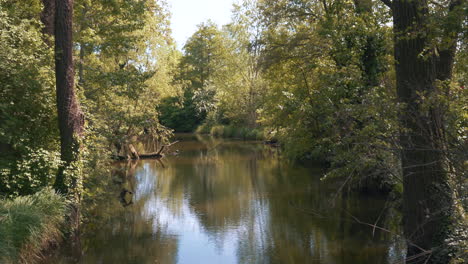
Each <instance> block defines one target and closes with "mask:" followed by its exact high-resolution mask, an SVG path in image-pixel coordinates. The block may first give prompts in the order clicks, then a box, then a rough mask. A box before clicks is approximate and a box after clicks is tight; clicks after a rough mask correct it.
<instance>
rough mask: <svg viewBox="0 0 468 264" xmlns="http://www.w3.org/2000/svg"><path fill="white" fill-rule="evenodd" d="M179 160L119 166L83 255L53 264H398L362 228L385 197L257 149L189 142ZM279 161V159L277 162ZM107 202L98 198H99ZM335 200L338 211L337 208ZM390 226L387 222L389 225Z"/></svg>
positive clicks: (395, 247)
mask: <svg viewBox="0 0 468 264" xmlns="http://www.w3.org/2000/svg"><path fill="white" fill-rule="evenodd" d="M176 148H178V149H179V153H180V154H179V155H177V156H168V157H166V158H164V159H163V160H162V161H156V160H145V161H139V162H129V163H126V162H124V163H119V164H117V165H115V167H114V169H113V175H112V177H111V178H105V177H104V176H103V179H102V185H101V186H100V188H102V190H101V191H102V192H101V193H100V195H99V196H98V197H97V198H96V201H95V202H94V204H90V205H87V207H88V209H89V210H88V211H89V219H90V222H89V223H87V224H85V225H84V226H83V235H82V237H81V252H80V253H79V254H78V255H77V256H73V255H72V254H71V253H70V252H71V251H70V250H64V251H63V252H62V253H61V254H60V255H59V256H57V257H56V258H55V259H54V260H53V261H52V263H73V262H74V263H327V264H328V263H339V264H346V263H364V264H365V263H372V264H374V263H391V262H393V261H395V260H397V259H399V258H401V252H402V249H401V248H403V245H401V243H400V242H399V240H395V239H393V238H392V236H391V235H389V234H386V233H384V232H381V231H379V230H375V231H374V232H373V230H372V228H369V227H368V226H365V225H361V224H358V223H356V222H355V221H353V219H352V217H351V216H353V217H358V218H359V219H360V220H361V221H366V222H371V223H374V222H375V221H376V219H377V218H378V217H379V216H380V218H378V219H379V221H380V222H379V223H378V224H381V225H383V221H384V220H385V219H386V217H385V211H382V208H384V202H385V201H383V200H381V199H376V198H362V197H360V198H359V197H350V196H348V197H347V196H340V197H335V193H334V191H335V190H336V189H337V187H338V186H339V185H338V184H340V183H334V182H321V181H320V175H321V170H320V169H315V168H305V167H298V166H292V165H290V164H288V163H286V162H284V161H282V160H281V159H279V157H278V155H275V153H274V152H275V150H274V149H271V148H269V147H265V146H263V145H262V144H259V143H255V142H236V141H222V140H215V139H212V138H203V137H199V138H197V139H195V138H191V137H190V138H185V139H184V140H183V141H182V142H181V143H179V144H178V145H177V147H176ZM272 152H273V153H272ZM97 193H99V192H97ZM331 200H333V201H334V206H331V203H330V201H331ZM380 219H382V220H380Z"/></svg>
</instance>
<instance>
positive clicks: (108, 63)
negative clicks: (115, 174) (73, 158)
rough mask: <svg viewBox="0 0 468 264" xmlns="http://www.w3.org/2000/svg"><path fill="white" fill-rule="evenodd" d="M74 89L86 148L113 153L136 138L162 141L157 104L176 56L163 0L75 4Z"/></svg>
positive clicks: (164, 130) (163, 134)
mask: <svg viewBox="0 0 468 264" xmlns="http://www.w3.org/2000/svg"><path fill="white" fill-rule="evenodd" d="M75 6H76V9H75V10H76V11H75V16H76V18H75V21H76V23H75V26H76V29H75V30H76V36H77V38H76V39H77V40H76V41H77V43H78V51H77V56H79V58H78V59H79V61H80V64H79V65H78V71H77V73H78V79H79V82H78V84H79V86H80V88H81V89H82V90H83V96H82V105H83V108H84V109H85V111H86V117H87V119H88V121H89V122H88V125H89V127H88V132H89V133H91V134H92V135H91V136H90V137H89V138H90V139H93V140H95V141H91V142H87V144H89V147H90V148H94V147H95V145H96V144H98V145H100V146H103V147H104V146H105V147H108V146H111V149H112V150H113V151H114V152H120V153H122V152H125V149H126V147H127V146H128V145H129V144H131V143H134V142H136V141H137V140H138V138H141V137H148V136H151V137H153V138H155V139H156V140H158V141H161V142H163V141H164V142H165V141H167V138H168V136H169V135H170V130H169V129H167V128H166V127H164V126H162V125H161V124H160V123H159V117H158V111H157V105H158V104H159V100H160V94H162V93H167V90H168V87H169V86H171V85H170V83H171V82H172V76H170V74H171V70H172V67H174V65H175V61H174V58H175V57H176V56H177V53H176V52H175V46H174V45H173V41H172V39H171V37H170V29H169V20H168V11H167V7H166V6H165V3H164V2H163V1H111V2H109V1H93V2H92V3H91V1H88V0H80V1H77V3H76V4H75Z"/></svg>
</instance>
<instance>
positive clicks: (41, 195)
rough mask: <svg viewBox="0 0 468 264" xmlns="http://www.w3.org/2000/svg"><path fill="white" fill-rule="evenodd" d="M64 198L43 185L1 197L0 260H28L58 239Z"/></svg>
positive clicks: (3, 261)
mask: <svg viewBox="0 0 468 264" xmlns="http://www.w3.org/2000/svg"><path fill="white" fill-rule="evenodd" d="M67 211H68V207H67V202H66V201H65V198H64V197H62V196H60V195H57V194H55V192H54V191H53V190H52V189H50V188H46V189H43V190H41V191H39V192H37V193H35V194H34V195H30V196H23V197H18V198H15V199H14V200H0V262H2V263H5V264H9V263H31V261H33V260H37V259H38V258H39V257H40V255H41V250H43V249H45V248H46V247H48V246H50V244H51V243H56V242H57V241H58V240H60V239H61V236H62V232H61V231H60V229H61V227H62V225H63V224H64V223H65V215H66V213H67Z"/></svg>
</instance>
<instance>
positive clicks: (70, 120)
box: [41, 0, 84, 193]
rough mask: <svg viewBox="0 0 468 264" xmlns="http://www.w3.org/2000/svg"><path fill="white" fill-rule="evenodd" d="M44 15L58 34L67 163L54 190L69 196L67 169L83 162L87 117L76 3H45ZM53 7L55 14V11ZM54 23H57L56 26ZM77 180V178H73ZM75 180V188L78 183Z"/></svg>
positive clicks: (61, 123) (59, 97)
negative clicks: (77, 59) (77, 53)
mask: <svg viewBox="0 0 468 264" xmlns="http://www.w3.org/2000/svg"><path fill="white" fill-rule="evenodd" d="M43 3H44V9H43V13H42V16H41V19H42V21H43V23H44V24H45V30H44V31H45V32H46V33H47V34H51V33H52V32H53V33H54V37H55V38H54V39H55V41H54V44H55V45H54V47H55V80H56V103H57V113H58V126H59V131H60V154H61V160H62V161H63V164H62V166H61V168H60V170H59V172H58V174H57V178H56V180H55V184H54V187H55V189H56V190H58V191H60V192H62V193H68V191H69V190H68V184H67V183H66V179H65V177H66V173H65V170H67V169H70V167H71V166H73V164H72V163H74V162H77V161H78V159H79V151H80V142H79V141H80V137H81V135H82V133H83V129H84V115H83V113H82V112H81V109H80V106H79V103H78V99H77V96H76V92H75V83H74V80H75V72H74V65H73V38H72V37H73V0H63V1H55V0H43ZM51 8H53V10H55V11H51ZM52 21H54V23H53V25H52ZM73 181H76V179H73ZM73 181H72V185H74V184H76V182H73Z"/></svg>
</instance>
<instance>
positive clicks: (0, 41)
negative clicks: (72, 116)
mask: <svg viewBox="0 0 468 264" xmlns="http://www.w3.org/2000/svg"><path fill="white" fill-rule="evenodd" d="M11 4H12V3H11V2H10V1H7V2H4V1H2V2H0V60H1V61H2V63H1V64H0V87H1V89H0V120H2V122H0V148H2V147H3V148H6V149H7V150H2V151H1V152H2V153H0V156H3V155H8V154H15V155H19V156H21V155H23V154H25V153H26V152H28V151H29V149H26V148H28V147H29V148H33V149H38V148H45V149H48V150H52V149H54V148H56V147H55V146H56V142H57V141H56V139H57V135H58V130H57V126H56V122H57V121H56V114H55V112H56V111H55V99H54V97H55V90H54V83H53V80H54V74H53V71H52V67H51V66H52V58H53V56H52V53H51V51H50V49H49V48H48V47H47V45H45V43H44V42H43V40H42V39H41V32H40V24H39V22H38V21H37V20H35V19H33V18H30V19H26V18H21V17H16V16H18V13H21V12H19V10H21V8H18V9H13V8H11ZM9 7H10V8H11V9H10V8H9ZM25 13H26V11H25ZM25 16H26V15H25Z"/></svg>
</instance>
